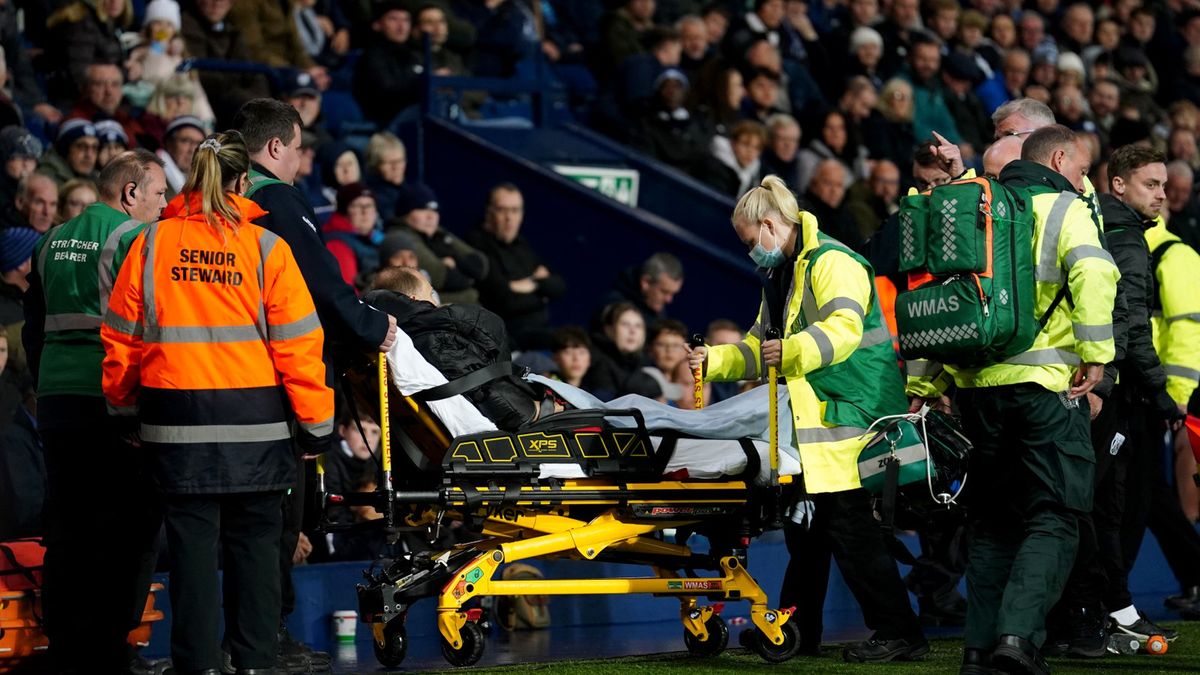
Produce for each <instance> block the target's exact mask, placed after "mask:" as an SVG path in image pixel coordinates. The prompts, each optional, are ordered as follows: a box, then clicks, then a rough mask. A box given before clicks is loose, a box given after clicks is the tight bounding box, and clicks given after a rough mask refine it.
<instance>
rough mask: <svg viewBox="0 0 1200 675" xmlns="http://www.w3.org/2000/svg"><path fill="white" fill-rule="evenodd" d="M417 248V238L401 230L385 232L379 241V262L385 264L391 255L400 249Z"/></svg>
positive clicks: (413, 250)
mask: <svg viewBox="0 0 1200 675" xmlns="http://www.w3.org/2000/svg"><path fill="white" fill-rule="evenodd" d="M416 250H417V240H416V239H414V238H413V236H412V235H411V234H409V233H407V232H405V231H403V230H392V231H391V232H388V233H387V236H386V237H384V238H383V241H381V242H380V243H379V262H380V263H382V264H383V265H387V264H388V261H389V260H391V259H392V256H394V255H396V254H397V253H399V252H401V251H412V252H414V253H415V252H416Z"/></svg>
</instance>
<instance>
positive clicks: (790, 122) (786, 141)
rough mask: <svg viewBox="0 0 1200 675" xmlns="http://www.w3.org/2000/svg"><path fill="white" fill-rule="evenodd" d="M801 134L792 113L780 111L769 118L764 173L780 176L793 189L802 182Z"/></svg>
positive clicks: (764, 153) (763, 160) (763, 165)
mask: <svg viewBox="0 0 1200 675" xmlns="http://www.w3.org/2000/svg"><path fill="white" fill-rule="evenodd" d="M800 136H801V132H800V124H799V123H798V122H796V119H795V118H794V117H792V116H791V115H788V114H786V113H779V114H777V115H772V116H771V117H770V118H769V119H767V148H766V150H764V151H763V154H762V173H763V175H769V174H774V175H776V176H779V177H780V178H782V179H783V182H785V183H787V185H788V187H789V188H791V189H793V190H798V189H799V188H797V186H798V185H799V184H800V160H799V153H800Z"/></svg>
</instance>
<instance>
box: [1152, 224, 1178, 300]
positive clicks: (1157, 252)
mask: <svg viewBox="0 0 1200 675" xmlns="http://www.w3.org/2000/svg"><path fill="white" fill-rule="evenodd" d="M1182 243H1183V242H1182V241H1179V240H1178V239H1171V240H1169V241H1164V242H1163V243H1162V246H1159V247H1158V248H1156V249H1154V251H1153V252H1152V253H1150V288H1151V290H1152V293H1151V295H1150V302H1151V306H1152V309H1157V310H1162V308H1163V307H1162V296H1161V295H1160V294H1159V292H1158V265H1159V263H1161V262H1162V259H1163V255H1164V254H1166V252H1167V249H1169V248H1171V247H1172V246H1174V245H1175V244H1182Z"/></svg>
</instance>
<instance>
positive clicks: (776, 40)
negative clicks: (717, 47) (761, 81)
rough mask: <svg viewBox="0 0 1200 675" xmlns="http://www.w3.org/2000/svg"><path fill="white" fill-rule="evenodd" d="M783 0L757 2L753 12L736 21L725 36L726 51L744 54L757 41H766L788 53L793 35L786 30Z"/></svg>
mask: <svg viewBox="0 0 1200 675" xmlns="http://www.w3.org/2000/svg"><path fill="white" fill-rule="evenodd" d="M784 15H785V12H784V2H783V0H755V2H754V9H753V11H750V12H746V14H745V15H743V16H742V17H740V18H738V19H735V20H734V21H733V23H732V24H731V25H730V26H729V30H728V31H727V32H726V34H725V50H726V51H727V52H728V53H730V54H744V53H745V52H746V49H747V48H748V47H749V46H750V45H751V44H752V43H754V42H755V41H756V40H763V39H765V40H766V41H767V42H769V43H770V44H771V46H772V47H775V48H776V49H778V50H779V51H780V53H785V54H786V53H787V52H788V50H789V48H790V47H791V45H790V44H789V41H790V40H791V39H792V34H791V33H789V32H788V31H787V30H785V29H784Z"/></svg>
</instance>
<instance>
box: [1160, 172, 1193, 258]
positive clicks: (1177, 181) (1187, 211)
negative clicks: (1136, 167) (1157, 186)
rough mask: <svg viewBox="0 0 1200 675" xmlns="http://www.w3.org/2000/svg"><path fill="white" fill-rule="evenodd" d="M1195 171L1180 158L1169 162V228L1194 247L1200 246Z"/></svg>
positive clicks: (1167, 193) (1167, 186) (1166, 190)
mask: <svg viewBox="0 0 1200 675" xmlns="http://www.w3.org/2000/svg"><path fill="white" fill-rule="evenodd" d="M1195 176H1196V174H1195V171H1193V169H1192V167H1191V166H1189V165H1188V163H1187V162H1182V161H1179V160H1176V161H1173V162H1170V163H1169V164H1167V185H1166V189H1165V192H1166V199H1167V210H1168V212H1169V217H1168V219H1167V228H1168V229H1169V230H1170V231H1171V232H1173V233H1175V235H1176V236H1178V237H1179V238H1180V239H1182V240H1183V241H1184V243H1186V244H1188V245H1189V246H1191V247H1192V248H1198V247H1200V202H1198V201H1197V199H1196V193H1195V192H1194V191H1193V187H1194V182H1195Z"/></svg>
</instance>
